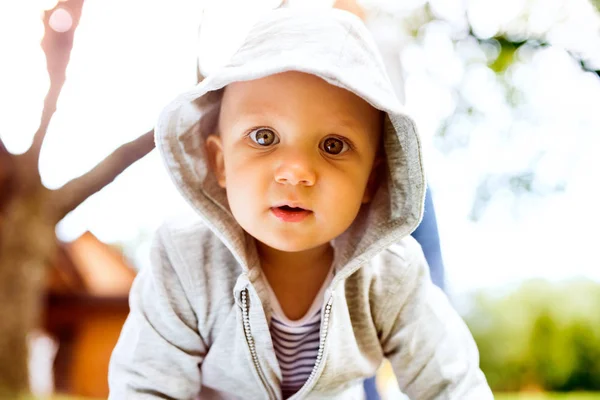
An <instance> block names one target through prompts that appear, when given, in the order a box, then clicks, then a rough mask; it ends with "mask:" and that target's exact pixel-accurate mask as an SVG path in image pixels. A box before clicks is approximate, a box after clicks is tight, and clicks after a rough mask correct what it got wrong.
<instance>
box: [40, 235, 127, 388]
mask: <svg viewBox="0 0 600 400" xmlns="http://www.w3.org/2000/svg"><path fill="white" fill-rule="evenodd" d="M134 276H135V271H134V270H133V269H132V268H130V267H129V265H128V264H127V262H126V261H125V260H124V257H123V255H122V254H121V253H120V252H119V251H118V250H116V249H114V248H111V247H110V246H108V245H106V244H105V243H102V242H101V241H99V240H98V239H97V238H96V237H95V236H94V235H92V234H91V233H89V232H88V233H85V234H84V235H82V236H81V237H80V238H79V239H77V240H75V241H74V242H72V243H67V244H60V245H59V250H58V252H57V255H56V257H55V259H54V260H53V262H52V265H51V268H50V271H49V274H48V280H47V293H46V302H45V305H44V312H43V313H44V318H43V324H44V330H45V331H46V333H48V334H49V335H50V336H51V337H53V338H54V339H55V340H56V341H57V342H58V353H57V355H56V359H55V361H54V386H55V390H56V392H58V393H68V394H72V395H78V396H86V397H93V398H107V397H108V382H107V374H108V362H109V359H110V355H111V352H112V349H113V348H114V346H115V344H116V342H117V339H118V337H119V333H120V331H121V328H122V326H123V323H124V322H125V318H126V317H127V314H128V313H129V306H128V294H129V289H130V287H131V284H132V282H133V278H134Z"/></svg>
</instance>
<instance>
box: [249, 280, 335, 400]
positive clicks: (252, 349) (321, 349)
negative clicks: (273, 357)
mask: <svg viewBox="0 0 600 400" xmlns="http://www.w3.org/2000/svg"><path fill="white" fill-rule="evenodd" d="M248 293H249V292H248V289H247V288H246V289H244V290H242V293H241V296H242V319H243V322H244V335H245V336H246V341H247V342H248V347H249V348H250V354H251V355H252V361H254V367H255V368H256V372H257V373H258V377H259V378H260V380H261V382H262V384H263V385H264V387H265V389H266V390H267V392H268V394H269V398H273V399H276V397H275V396H274V395H273V393H272V391H271V389H270V387H269V385H268V384H267V379H266V378H265V376H264V373H263V371H262V369H261V368H260V364H259V363H258V356H257V354H256V346H255V344H254V338H253V337H252V333H251V332H250V317H249V309H250V307H249V305H248ZM332 303H333V292H331V296H330V297H329V300H328V301H327V304H326V305H325V312H324V314H323V321H321V338H320V340H319V350H318V351H317V360H316V361H315V366H314V367H313V369H312V371H311V373H310V375H309V376H308V379H307V380H306V382H305V383H304V385H302V387H301V388H300V390H298V391H297V392H296V393H295V394H294V396H293V397H294V398H296V396H298V398H300V396H299V395H300V394H302V393H303V392H306V391H308V390H309V389H310V385H312V384H313V381H314V380H315V379H316V376H317V373H318V372H320V370H321V369H322V368H320V367H321V366H322V364H323V363H322V361H323V354H324V351H325V340H326V339H327V330H328V329H329V315H330V314H331V304H332ZM271 396H272V397H271Z"/></svg>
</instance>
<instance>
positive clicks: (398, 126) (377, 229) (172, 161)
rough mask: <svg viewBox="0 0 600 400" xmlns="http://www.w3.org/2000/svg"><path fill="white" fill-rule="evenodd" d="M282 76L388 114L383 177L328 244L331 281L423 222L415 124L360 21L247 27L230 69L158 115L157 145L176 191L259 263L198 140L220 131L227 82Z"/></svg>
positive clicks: (294, 16)
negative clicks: (320, 82) (315, 83)
mask: <svg viewBox="0 0 600 400" xmlns="http://www.w3.org/2000/svg"><path fill="white" fill-rule="evenodd" d="M285 71H299V72H305V73H309V74H313V75H316V76H318V77H320V78H322V79H324V80H325V81H326V82H328V83H330V84H332V85H335V86H338V87H341V88H344V89H346V90H349V91H351V92H353V93H354V94H356V95H357V96H359V97H361V98H363V99H364V100H365V101H367V102H368V103H370V104H371V105H372V106H373V107H375V108H377V109H379V110H381V111H383V112H385V113H386V117H385V122H384V132H383V147H384V150H385V158H386V165H387V173H386V174H385V177H384V180H383V182H382V183H381V185H380V186H379V189H378V190H377V192H376V194H375V196H374V198H373V200H372V201H371V203H369V204H365V205H363V206H362V208H361V210H360V211H359V214H358V216H357V218H356V219H355V221H354V222H353V224H352V225H351V226H350V227H349V228H348V229H347V230H346V232H344V233H343V234H342V235H340V236H339V237H337V238H336V239H334V240H333V242H332V245H333V248H334V254H335V256H334V267H335V269H336V275H338V276H339V277H340V278H343V277H345V276H348V275H349V274H351V273H352V272H353V271H355V270H356V268H359V267H360V265H361V264H362V263H363V262H365V261H367V260H368V259H370V258H371V257H372V256H374V255H375V254H376V253H378V252H380V251H381V250H382V249H384V248H386V247H387V246H389V245H390V244H392V243H393V242H396V241H398V240H400V239H401V238H402V237H404V236H406V235H408V234H410V233H411V232H412V231H413V230H414V229H415V228H416V227H417V225H418V224H419V222H420V220H421V217H422V213H423V203H424V198H425V178H424V173H423V166H422V159H421V149H420V143H419V137H418V135H417V132H416V128H415V124H414V122H413V120H412V119H411V118H410V117H408V116H407V115H406V114H405V112H404V111H403V107H402V105H401V104H400V102H399V101H398V99H397V98H396V96H395V94H394V89H393V87H392V84H391V82H390V80H389V78H388V76H387V74H386V72H385V67H384V64H383V61H382V58H381V56H380V55H379V53H378V51H377V47H376V45H375V42H374V40H373V39H372V37H371V35H370V33H369V32H368V30H367V28H366V27H365V25H364V24H363V23H362V21H361V20H360V19H358V17H356V16H354V15H353V14H350V13H348V12H346V11H342V10H336V9H327V10H302V9H300V10H298V9H291V8H283V9H278V10H275V11H272V12H270V13H269V14H267V15H266V16H264V18H262V19H261V20H260V21H259V22H257V23H256V24H255V26H254V27H253V28H252V29H251V30H250V32H249V33H248V35H247V37H246V40H245V42H244V43H243V44H242V46H241V47H240V48H239V49H238V51H237V52H236V53H235V54H234V55H233V56H232V58H231V59H230V61H229V63H228V64H226V65H225V66H224V67H222V68H220V69H218V70H216V71H215V72H214V73H212V74H211V75H209V76H207V77H206V79H204V80H203V81H202V82H201V83H200V84H198V85H197V86H196V87H195V88H193V89H191V90H190V91H188V92H186V93H184V94H182V95H181V96H179V97H178V98H177V99H175V100H174V101H173V102H171V103H170V104H169V105H168V106H167V107H166V108H165V109H164V110H163V112H162V113H161V116H160V118H159V120H158V123H157V125H156V128H155V135H156V145H157V148H158V150H159V152H160V154H161V157H162V159H163V161H164V163H165V166H166V168H167V169H168V172H169V175H170V176H171V178H172V180H173V182H174V183H175V185H176V186H177V188H178V189H179V191H180V192H181V194H182V195H183V196H184V197H185V198H186V200H187V201H188V202H189V203H190V204H191V205H192V207H193V208H194V209H195V210H196V211H197V212H198V213H199V214H200V216H201V218H202V219H203V220H204V222H205V223H206V224H207V225H208V227H209V228H210V229H211V230H212V231H213V232H214V233H215V234H216V235H217V236H218V237H219V238H220V239H221V240H222V241H223V243H224V244H225V245H226V246H227V247H228V248H229V249H230V251H231V252H232V253H233V254H234V256H235V257H236V259H237V260H238V262H239V263H240V265H241V267H242V269H243V270H248V269H249V267H250V266H252V265H253V263H255V262H257V258H256V250H255V246H254V245H253V239H252V238H251V237H249V235H247V234H245V232H244V231H243V230H242V228H241V227H240V226H239V225H238V223H237V222H236V221H235V219H234V218H233V215H232V214H231V212H230V210H229V207H228V204H227V197H226V193H225V190H224V189H222V188H221V187H219V185H218V184H217V182H216V179H215V178H214V177H213V175H212V173H210V172H209V167H208V165H207V162H206V158H205V148H204V142H205V139H206V137H207V136H208V135H209V134H211V133H213V132H215V131H216V129H215V127H216V123H217V118H218V113H219V108H220V101H221V98H222V93H223V88H224V87H225V86H227V85H228V84H230V83H233V82H237V81H248V80H253V79H258V78H262V77H265V76H268V75H272V74H276V73H280V72H285ZM341 271H343V272H344V273H342V274H338V273H339V272H341ZM338 276H336V280H337V278H338Z"/></svg>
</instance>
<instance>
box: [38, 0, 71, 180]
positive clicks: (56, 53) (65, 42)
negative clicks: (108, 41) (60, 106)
mask: <svg viewBox="0 0 600 400" xmlns="http://www.w3.org/2000/svg"><path fill="white" fill-rule="evenodd" d="M82 5H83V0H70V1H68V10H69V14H70V15H71V18H72V21H73V23H72V26H71V29H69V30H68V31H66V32H56V31H54V30H53V29H52V28H51V27H50V24H49V21H50V16H51V15H52V13H53V12H54V11H55V10H56V9H57V8H60V7H61V6H60V5H58V6H57V7H55V8H54V9H52V10H48V11H46V12H45V13H44V37H43V39H42V43H41V45H42V49H43V50H44V54H45V55H46V66H47V68H48V75H49V77H50V88H49V89H48V93H47V94H46V98H45V99H44V108H43V110H42V117H41V120H40V126H39V128H38V130H37V131H36V132H35V135H34V137H33V144H32V145H31V147H30V148H29V150H27V153H26V155H27V157H28V158H29V159H31V160H32V162H33V164H34V165H35V167H36V172H37V168H38V163H39V157H40V150H41V148H42V145H43V143H44V139H45V137H46V133H47V132H48V125H49V124H50V120H51V119H52V116H53V115H54V113H55V112H56V103H57V101H58V97H59V95H60V92H61V90H62V87H63V85H64V83H65V80H66V71H67V65H68V64H69V59H70V57H71V50H72V49H73V38H74V34H75V29H76V28H77V25H78V24H79V19H80V17H81V7H82ZM37 173H38V176H39V172H37Z"/></svg>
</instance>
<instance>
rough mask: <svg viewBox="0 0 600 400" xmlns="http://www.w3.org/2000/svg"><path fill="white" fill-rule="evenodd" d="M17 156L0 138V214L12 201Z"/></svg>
mask: <svg viewBox="0 0 600 400" xmlns="http://www.w3.org/2000/svg"><path fill="white" fill-rule="evenodd" d="M14 175H15V156H14V155H13V154H11V153H10V152H9V151H8V149H7V148H6V146H4V142H3V141H2V138H0V214H1V213H2V210H3V209H4V208H5V206H6V205H7V204H8V202H9V201H10V197H11V196H12V192H13V185H14V180H15V177H14Z"/></svg>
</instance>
